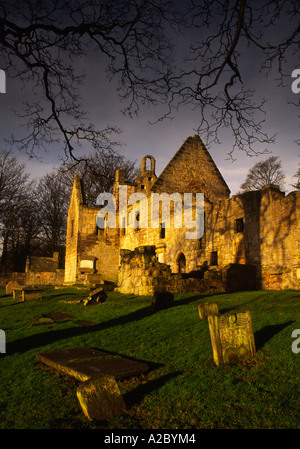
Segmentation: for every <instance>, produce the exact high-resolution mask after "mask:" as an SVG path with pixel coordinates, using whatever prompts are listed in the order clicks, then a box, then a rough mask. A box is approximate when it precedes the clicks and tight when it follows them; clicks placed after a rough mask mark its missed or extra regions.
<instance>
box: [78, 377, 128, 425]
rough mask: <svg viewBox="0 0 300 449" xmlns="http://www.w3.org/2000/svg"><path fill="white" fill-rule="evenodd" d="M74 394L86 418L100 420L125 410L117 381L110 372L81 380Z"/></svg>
mask: <svg viewBox="0 0 300 449" xmlns="http://www.w3.org/2000/svg"><path fill="white" fill-rule="evenodd" d="M76 394H77V398H78V400H79V403H80V405H81V408H82V410H83V413H84V415H85V416H86V417H87V418H88V419H95V420H99V421H102V420H105V419H109V418H111V417H113V416H116V415H120V414H122V413H124V412H125V411H126V405H125V402H124V399H123V396H122V395H121V392H120V389H119V386H118V384H117V381H116V379H115V378H114V376H112V375H110V374H106V375H104V376H101V377H97V378H96V379H91V380H88V381H86V382H83V383H82V384H80V385H79V387H78V388H77V391H76Z"/></svg>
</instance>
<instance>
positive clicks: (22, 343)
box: [6, 294, 205, 355]
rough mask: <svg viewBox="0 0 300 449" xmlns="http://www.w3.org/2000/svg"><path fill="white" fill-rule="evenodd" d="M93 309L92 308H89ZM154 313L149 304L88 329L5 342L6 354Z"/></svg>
mask: <svg viewBox="0 0 300 449" xmlns="http://www.w3.org/2000/svg"><path fill="white" fill-rule="evenodd" d="M203 297H205V295H204V294H199V295H198V294H197V295H193V296H191V297H189V298H183V299H179V300H176V301H175V302H174V305H173V306H172V308H173V307H177V306H182V305H184V304H188V303H190V302H192V301H195V300H197V299H201V298H202V299H203ZM90 307H93V306H90ZM155 313H159V311H156V312H152V311H151V310H150V304H149V306H147V307H143V308H141V309H138V310H135V311H134V312H131V313H128V314H127V315H123V316H120V317H118V318H112V319H111V320H108V321H104V322H102V323H99V324H96V325H94V326H90V327H81V326H80V327H79V326H76V327H71V328H67V329H52V330H49V331H46V332H41V333H39V334H34V335H30V336H27V337H24V338H21V339H18V340H15V341H13V342H7V350H6V352H7V354H8V355H10V354H14V353H23V352H26V351H29V350H31V349H34V348H39V347H42V346H46V345H49V344H52V343H54V342H56V341H60V340H65V339H68V338H73V337H78V336H81V335H86V334H91V333H95V332H99V331H102V330H105V329H108V328H110V327H113V326H120V325H123V324H127V323H131V322H134V321H139V320H142V319H144V318H146V317H149V316H151V315H153V314H155Z"/></svg>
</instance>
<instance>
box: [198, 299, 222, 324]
mask: <svg viewBox="0 0 300 449" xmlns="http://www.w3.org/2000/svg"><path fill="white" fill-rule="evenodd" d="M198 312H199V317H200V318H201V320H206V319H207V317H208V315H218V314H219V309H218V305H217V303H215V302H205V303H203V304H199V305H198Z"/></svg>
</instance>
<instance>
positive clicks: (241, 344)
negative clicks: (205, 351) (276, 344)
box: [208, 310, 256, 365]
mask: <svg viewBox="0 0 300 449" xmlns="http://www.w3.org/2000/svg"><path fill="white" fill-rule="evenodd" d="M208 324H209V331H210V336H211V343H212V349H213V359H214V362H215V363H216V365H225V364H235V363H238V362H239V361H240V360H241V359H243V358H245V357H248V356H252V355H254V354H255V352H256V349H255V341H254V334H253V330H252V322H251V314H250V312H249V311H248V310H246V311H242V312H237V313H228V314H224V315H208Z"/></svg>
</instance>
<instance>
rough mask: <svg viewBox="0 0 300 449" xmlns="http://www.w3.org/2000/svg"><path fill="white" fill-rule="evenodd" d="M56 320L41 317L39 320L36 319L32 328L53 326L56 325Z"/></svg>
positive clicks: (50, 317)
mask: <svg viewBox="0 0 300 449" xmlns="http://www.w3.org/2000/svg"><path fill="white" fill-rule="evenodd" d="M55 323H56V321H55V319H54V318H53V317H52V316H50V315H41V316H39V317H37V318H35V319H34V320H33V321H32V323H31V324H30V327H32V326H41V325H49V324H50V325H51V324H55Z"/></svg>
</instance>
